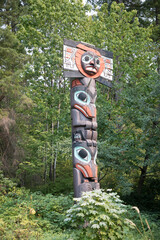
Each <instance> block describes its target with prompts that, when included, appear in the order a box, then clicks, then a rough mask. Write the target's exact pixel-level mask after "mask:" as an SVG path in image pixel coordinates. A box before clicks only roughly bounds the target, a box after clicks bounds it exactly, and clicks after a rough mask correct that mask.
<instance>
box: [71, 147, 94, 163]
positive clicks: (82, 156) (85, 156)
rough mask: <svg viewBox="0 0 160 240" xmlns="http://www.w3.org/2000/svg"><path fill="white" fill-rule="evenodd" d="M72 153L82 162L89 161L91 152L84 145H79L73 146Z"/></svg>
mask: <svg viewBox="0 0 160 240" xmlns="http://www.w3.org/2000/svg"><path fill="white" fill-rule="evenodd" d="M74 155H75V157H76V158H77V159H78V160H79V161H82V162H90V161H91V154H90V153H89V151H88V150H87V149H85V148H84V147H80V146H79V147H78V146H77V147H75V148H74Z"/></svg>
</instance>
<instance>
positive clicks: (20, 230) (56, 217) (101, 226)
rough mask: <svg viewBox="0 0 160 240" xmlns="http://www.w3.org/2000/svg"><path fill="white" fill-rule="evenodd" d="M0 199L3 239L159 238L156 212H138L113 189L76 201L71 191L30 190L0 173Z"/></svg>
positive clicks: (0, 234)
mask: <svg viewBox="0 0 160 240" xmlns="http://www.w3.org/2000/svg"><path fill="white" fill-rule="evenodd" d="M0 203H1V206H0V239H2V240H11V239H12V240H14V239H22V240H23V239H24V240H25V239H27V240H28V239H29V240H32V239H34V240H35V239H38V240H44V239H45V240H52V239H53V240H76V239H81V240H85V239H86V240H90V239H94V240H98V239H101V240H102V239H111V240H117V239H123V240H132V239H133V240H139V239H146V240H149V239H152V240H153V239H158V238H159V232H160V226H159V223H158V220H157V219H158V215H153V214H147V213H142V214H140V212H139V213H138V212H137V211H139V209H138V208H136V207H134V209H133V208H132V207H131V206H128V205H127V206H125V205H124V204H123V203H122V201H121V200H120V198H119V196H118V195H117V194H116V193H112V192H107V193H106V192H103V191H101V190H99V192H96V191H93V192H88V193H84V195H83V196H82V198H81V199H79V201H78V202H77V204H76V205H75V204H74V202H73V196H72V195H68V196H65V195H59V196H55V195H52V194H46V195H44V194H43V193H41V192H34V193H32V192H30V191H29V190H26V189H25V188H18V187H16V184H15V183H13V182H12V181H11V180H9V179H7V178H4V177H3V175H2V174H0ZM137 209H138V210H137ZM127 219H128V220H127ZM148 226H149V227H148ZM137 229H138V230H137Z"/></svg>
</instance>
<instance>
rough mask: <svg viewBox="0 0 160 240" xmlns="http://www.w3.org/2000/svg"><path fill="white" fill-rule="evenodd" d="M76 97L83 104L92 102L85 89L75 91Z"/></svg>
mask: <svg viewBox="0 0 160 240" xmlns="http://www.w3.org/2000/svg"><path fill="white" fill-rule="evenodd" d="M74 99H75V100H76V102H77V103H80V104H81V105H86V104H87V105H88V104H89V103H90V96H89V95H88V94H87V93H86V92H85V91H77V92H75V94H74Z"/></svg>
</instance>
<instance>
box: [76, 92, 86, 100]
mask: <svg viewBox="0 0 160 240" xmlns="http://www.w3.org/2000/svg"><path fill="white" fill-rule="evenodd" d="M78 98H79V99H80V100H81V101H84V102H86V101H87V95H86V94H85V93H83V92H81V93H80V94H79V95H78Z"/></svg>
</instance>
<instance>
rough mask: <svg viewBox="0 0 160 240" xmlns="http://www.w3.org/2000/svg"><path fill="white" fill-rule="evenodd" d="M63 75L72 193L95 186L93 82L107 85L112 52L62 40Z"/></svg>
mask: <svg viewBox="0 0 160 240" xmlns="http://www.w3.org/2000/svg"><path fill="white" fill-rule="evenodd" d="M63 67H64V77H69V78H70V80H71V118H72V157H73V178H74V179H73V182H74V195H75V197H77V198H78V197H81V193H82V192H86V191H92V190H93V189H99V188H100V185H99V183H98V178H97V164H96V157H97V120H96V106H95V101H96V97H97V90H96V81H98V82H100V83H102V84H104V85H106V86H108V87H111V82H110V81H112V75H113V54H112V53H111V52H108V51H105V50H101V49H98V48H96V47H94V46H93V45H90V44H88V43H83V42H75V41H72V40H64V46H63Z"/></svg>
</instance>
